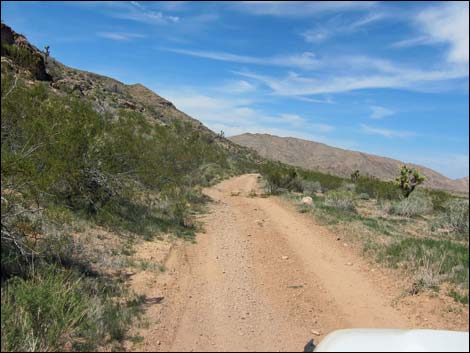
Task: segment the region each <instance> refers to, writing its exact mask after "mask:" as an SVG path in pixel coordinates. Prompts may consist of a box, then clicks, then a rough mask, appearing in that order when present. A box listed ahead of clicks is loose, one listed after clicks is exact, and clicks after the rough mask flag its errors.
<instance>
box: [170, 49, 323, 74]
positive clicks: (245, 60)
mask: <svg viewBox="0 0 470 353" xmlns="http://www.w3.org/2000/svg"><path fill="white" fill-rule="evenodd" d="M161 50H165V51H170V52H173V53H178V54H182V55H189V56H195V57H199V58H206V59H212V60H218V61H228V62H236V63H240V64H255V65H268V66H285V67H297V68H301V69H312V68H315V67H317V66H318V64H319V61H318V60H317V59H316V57H315V54H313V53H311V52H304V53H300V54H292V55H279V56H271V57H256V56H249V55H238V54H231V53H225V52H215V51H205V50H188V49H179V48H161Z"/></svg>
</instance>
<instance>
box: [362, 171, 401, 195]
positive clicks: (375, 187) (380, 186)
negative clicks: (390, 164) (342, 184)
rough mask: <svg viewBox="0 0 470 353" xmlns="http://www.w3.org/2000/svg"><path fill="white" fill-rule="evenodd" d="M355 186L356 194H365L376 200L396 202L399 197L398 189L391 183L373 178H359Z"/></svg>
mask: <svg viewBox="0 0 470 353" xmlns="http://www.w3.org/2000/svg"><path fill="white" fill-rule="evenodd" d="M355 185H356V192H357V193H359V194H361V193H366V194H368V195H369V196H370V197H374V198H376V199H377V200H398V199H399V198H400V197H401V192H400V189H399V188H398V187H397V185H395V184H394V183H393V182H389V181H383V180H379V179H377V178H374V177H370V176H360V177H359V178H358V179H357V180H356V183H355Z"/></svg>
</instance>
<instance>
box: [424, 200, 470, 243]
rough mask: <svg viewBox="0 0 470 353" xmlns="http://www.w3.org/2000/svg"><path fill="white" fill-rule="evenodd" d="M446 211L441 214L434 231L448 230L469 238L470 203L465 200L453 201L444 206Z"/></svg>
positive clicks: (434, 225)
mask: <svg viewBox="0 0 470 353" xmlns="http://www.w3.org/2000/svg"><path fill="white" fill-rule="evenodd" d="M443 208H444V211H442V212H440V213H439V215H438V217H437V218H436V220H435V221H434V224H433V225H432V228H433V229H442V228H444V229H446V230H448V231H450V232H454V233H458V234H462V235H465V236H466V237H468V233H469V201H468V200H465V199H453V200H449V201H447V202H446V203H445V204H444V205H443Z"/></svg>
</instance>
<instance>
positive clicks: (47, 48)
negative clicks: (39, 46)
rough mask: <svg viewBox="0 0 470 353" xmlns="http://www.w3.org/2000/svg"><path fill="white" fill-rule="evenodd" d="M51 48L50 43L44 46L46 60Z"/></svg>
mask: <svg viewBox="0 0 470 353" xmlns="http://www.w3.org/2000/svg"><path fill="white" fill-rule="evenodd" d="M49 48H50V47H49V46H48V45H46V46H45V47H44V55H45V57H46V61H47V58H48V57H49V54H50V52H49Z"/></svg>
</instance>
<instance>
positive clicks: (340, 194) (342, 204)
mask: <svg viewBox="0 0 470 353" xmlns="http://www.w3.org/2000/svg"><path fill="white" fill-rule="evenodd" d="M324 203H325V205H326V206H329V207H334V208H336V209H339V210H341V211H348V212H355V211H356V207H355V205H354V194H353V193H352V192H350V191H335V190H333V191H328V192H327V193H326V195H325V201H324Z"/></svg>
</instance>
